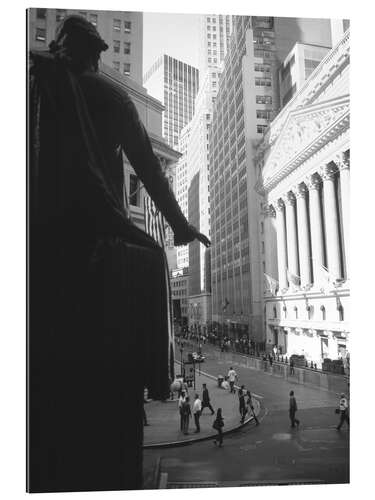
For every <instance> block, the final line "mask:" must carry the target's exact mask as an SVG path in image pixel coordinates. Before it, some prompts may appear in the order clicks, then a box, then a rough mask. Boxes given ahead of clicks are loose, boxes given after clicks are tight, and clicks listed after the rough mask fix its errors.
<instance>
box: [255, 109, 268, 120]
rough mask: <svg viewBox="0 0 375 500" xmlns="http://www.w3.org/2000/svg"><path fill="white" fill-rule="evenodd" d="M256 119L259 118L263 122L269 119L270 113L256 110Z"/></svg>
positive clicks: (266, 110) (265, 110)
mask: <svg viewBox="0 0 375 500" xmlns="http://www.w3.org/2000/svg"><path fill="white" fill-rule="evenodd" d="M256 113H257V118H261V119H263V120H270V119H271V111H270V110H269V109H257V111H256Z"/></svg>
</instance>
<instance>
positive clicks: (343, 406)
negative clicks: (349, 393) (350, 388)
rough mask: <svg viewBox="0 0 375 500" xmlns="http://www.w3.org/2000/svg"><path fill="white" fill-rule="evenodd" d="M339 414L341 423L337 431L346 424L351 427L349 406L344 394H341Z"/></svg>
mask: <svg viewBox="0 0 375 500" xmlns="http://www.w3.org/2000/svg"><path fill="white" fill-rule="evenodd" d="M339 412H340V422H339V425H338V426H337V427H336V429H337V430H338V431H339V430H340V429H341V426H342V424H343V423H344V422H346V423H347V424H348V427H349V404H348V400H347V399H346V396H345V394H344V393H342V394H341V397H340V402H339Z"/></svg>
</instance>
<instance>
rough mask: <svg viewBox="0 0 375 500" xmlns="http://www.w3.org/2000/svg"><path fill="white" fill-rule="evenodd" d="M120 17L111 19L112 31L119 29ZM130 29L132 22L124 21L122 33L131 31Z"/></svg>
mask: <svg viewBox="0 0 375 500" xmlns="http://www.w3.org/2000/svg"><path fill="white" fill-rule="evenodd" d="M121 24H122V23H121V19H114V20H113V30H114V31H121ZM131 30H132V23H131V21H124V33H131Z"/></svg>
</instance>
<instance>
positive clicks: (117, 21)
mask: <svg viewBox="0 0 375 500" xmlns="http://www.w3.org/2000/svg"><path fill="white" fill-rule="evenodd" d="M113 29H114V30H115V31H121V19H114V20H113Z"/></svg>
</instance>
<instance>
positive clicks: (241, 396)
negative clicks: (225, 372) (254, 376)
mask: <svg viewBox="0 0 375 500" xmlns="http://www.w3.org/2000/svg"><path fill="white" fill-rule="evenodd" d="M245 394H246V391H245V386H244V385H241V389H240V390H239V391H238V400H239V403H240V407H239V410H240V415H241V424H243V423H244V422H245V416H246V413H247V408H246V404H245Z"/></svg>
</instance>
